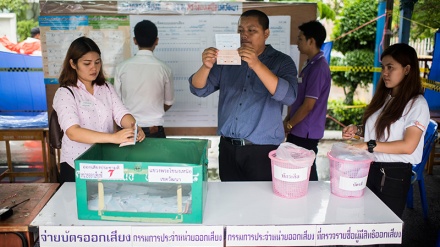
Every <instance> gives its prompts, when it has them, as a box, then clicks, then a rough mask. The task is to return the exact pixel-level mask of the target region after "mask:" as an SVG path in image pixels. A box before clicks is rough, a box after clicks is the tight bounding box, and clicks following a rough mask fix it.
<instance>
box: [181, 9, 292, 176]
mask: <svg viewBox="0 0 440 247" xmlns="http://www.w3.org/2000/svg"><path fill="white" fill-rule="evenodd" d="M238 33H240V39H241V47H240V48H239V49H238V53H239V55H240V56H241V59H242V64H241V65H217V63H216V59H217V54H218V50H217V49H216V48H213V47H210V48H207V49H205V50H204V51H203V54H202V62H203V65H202V66H201V67H200V69H199V70H198V71H197V72H196V73H195V74H193V75H192V76H191V77H190V78H189V82H190V90H191V92H192V93H193V94H194V95H196V96H199V97H206V96H208V95H210V94H211V93H213V92H215V91H217V90H220V96H219V107H218V116H219V119H218V129H217V133H218V134H219V135H220V136H221V138H220V144H219V169H220V179H221V180H222V181H270V180H271V179H272V175H271V165H270V159H269V157H268V154H269V152H270V151H272V150H275V149H277V147H278V145H279V144H280V143H281V142H283V140H284V137H285V135H284V127H283V121H282V116H281V115H282V110H283V105H290V104H292V103H293V102H294V101H295V99H296V95H297V87H298V86H297V79H296V77H297V70H296V66H295V63H294V62H293V60H292V59H291V58H290V57H289V56H288V55H286V54H283V53H281V52H279V51H277V50H275V49H274V48H272V46H270V45H265V41H266V39H267V38H268V37H269V34H270V31H269V18H268V17H267V15H266V14H265V13H263V12H261V11H258V10H248V11H246V12H244V13H243V14H242V15H241V17H240V20H239V23H238Z"/></svg>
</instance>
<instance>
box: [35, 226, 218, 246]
mask: <svg viewBox="0 0 440 247" xmlns="http://www.w3.org/2000/svg"><path fill="white" fill-rule="evenodd" d="M224 232H225V231H224V227H223V226H202V225H191V226H189V225H169V226H99V227H96V226H40V228H39V234H40V235H39V237H40V238H39V242H40V246H41V247H45V246H52V247H57V246H59V247H102V246H105V247H133V246H137V247H162V246H163V247H166V246H174V247H184V246H200V247H223V246H224V241H223V239H224Z"/></svg>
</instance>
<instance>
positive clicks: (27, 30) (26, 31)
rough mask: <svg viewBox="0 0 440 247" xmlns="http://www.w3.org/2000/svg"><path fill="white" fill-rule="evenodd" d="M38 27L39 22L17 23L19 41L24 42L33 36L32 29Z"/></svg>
mask: <svg viewBox="0 0 440 247" xmlns="http://www.w3.org/2000/svg"><path fill="white" fill-rule="evenodd" d="M34 27H38V21H35V20H24V21H19V22H17V34H18V36H19V38H18V39H19V40H20V41H23V40H25V39H26V38H27V37H30V35H31V29H32V28H34Z"/></svg>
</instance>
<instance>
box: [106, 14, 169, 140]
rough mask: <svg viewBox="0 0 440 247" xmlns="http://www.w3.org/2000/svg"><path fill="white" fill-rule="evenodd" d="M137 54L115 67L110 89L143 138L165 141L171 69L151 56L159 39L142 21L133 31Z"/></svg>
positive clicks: (149, 25)
mask: <svg viewBox="0 0 440 247" xmlns="http://www.w3.org/2000/svg"><path fill="white" fill-rule="evenodd" d="M133 41H134V43H135V44H136V45H137V46H138V47H139V51H138V52H137V53H136V55H135V56H134V57H131V58H129V59H127V60H125V61H124V62H122V63H120V64H119V65H118V66H117V67H116V71H115V82H114V87H115V89H116V93H117V94H118V95H119V97H121V99H122V102H123V103H124V105H125V106H126V107H127V108H128V109H129V111H130V112H131V113H132V114H133V116H134V117H135V119H136V121H137V124H138V125H139V126H140V127H142V129H143V131H144V132H145V135H146V137H160V138H165V137H166V135H165V130H164V128H163V124H164V115H165V112H166V111H167V110H168V109H170V107H171V106H172V104H173V103H174V81H173V73H172V71H171V68H170V67H168V66H167V65H166V64H165V63H164V62H162V61H160V60H159V59H157V58H156V57H155V56H154V55H153V51H154V49H155V48H156V46H157V44H158V42H159V38H158V37H157V27H156V25H155V24H154V23H153V22H151V21H148V20H143V21H141V22H139V23H137V24H136V26H135V27H134V38H133Z"/></svg>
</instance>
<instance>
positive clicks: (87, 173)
mask: <svg viewBox="0 0 440 247" xmlns="http://www.w3.org/2000/svg"><path fill="white" fill-rule="evenodd" d="M207 146H208V140H201V139H172V138H147V139H145V140H144V141H143V142H139V143H136V145H128V146H125V147H119V145H116V144H95V145H93V146H92V147H90V148H89V149H88V150H87V151H86V152H84V153H83V154H82V155H80V156H79V157H78V158H77V159H76V160H75V169H76V191H77V192H76V197H77V205H78V218H79V219H81V220H114V221H133V222H155V223H202V216H203V208H204V204H205V201H206V190H207V166H208V158H207Z"/></svg>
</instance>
